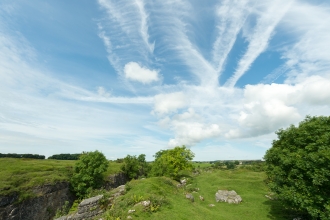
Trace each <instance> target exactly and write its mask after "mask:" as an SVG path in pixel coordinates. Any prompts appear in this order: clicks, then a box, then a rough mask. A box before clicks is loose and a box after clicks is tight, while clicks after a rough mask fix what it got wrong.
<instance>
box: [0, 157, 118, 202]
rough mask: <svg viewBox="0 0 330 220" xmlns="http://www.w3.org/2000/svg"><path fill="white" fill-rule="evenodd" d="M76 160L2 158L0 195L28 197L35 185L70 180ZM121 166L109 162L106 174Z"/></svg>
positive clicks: (116, 171) (0, 159)
mask: <svg viewBox="0 0 330 220" xmlns="http://www.w3.org/2000/svg"><path fill="white" fill-rule="evenodd" d="M75 162H76V161H73V160H38V159H17V158H0V167H1V169H0V195H6V194H10V193H12V192H18V193H19V194H20V196H21V197H27V196H29V195H31V191H30V189H31V188H33V187H35V186H39V185H44V184H53V183H56V182H62V181H69V180H70V177H71V176H72V174H73V169H74V164H75ZM120 166H121V164H120V163H115V162H109V168H108V170H107V171H106V172H105V176H108V175H110V174H114V173H118V172H119V171H120Z"/></svg>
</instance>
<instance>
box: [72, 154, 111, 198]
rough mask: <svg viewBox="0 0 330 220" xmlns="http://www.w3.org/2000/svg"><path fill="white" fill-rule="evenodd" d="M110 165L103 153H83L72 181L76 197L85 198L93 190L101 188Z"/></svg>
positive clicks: (76, 165)
mask: <svg viewBox="0 0 330 220" xmlns="http://www.w3.org/2000/svg"><path fill="white" fill-rule="evenodd" d="M108 165H109V163H108V161H107V159H106V158H105V156H104V155H103V154H102V153H101V152H99V151H94V152H87V153H86V152H83V154H82V155H81V156H80V157H79V160H77V162H76V164H75V167H74V174H73V176H72V178H71V181H70V182H71V185H72V187H73V189H74V191H75V192H76V195H77V196H78V197H80V198H83V197H84V196H85V195H87V194H88V193H89V192H90V191H91V190H92V189H96V188H100V187H101V186H102V184H103V180H104V172H105V171H106V170H107V168H108Z"/></svg>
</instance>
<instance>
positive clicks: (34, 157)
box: [0, 153, 45, 159]
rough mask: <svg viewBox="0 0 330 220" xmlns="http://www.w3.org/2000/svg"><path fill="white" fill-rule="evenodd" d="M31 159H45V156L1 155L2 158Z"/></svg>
mask: <svg viewBox="0 0 330 220" xmlns="http://www.w3.org/2000/svg"><path fill="white" fill-rule="evenodd" d="M4 157H7V158H31V159H45V156H44V155H39V154H12V153H9V154H2V153H0V158H4Z"/></svg>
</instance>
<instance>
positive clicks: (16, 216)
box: [0, 182, 74, 220]
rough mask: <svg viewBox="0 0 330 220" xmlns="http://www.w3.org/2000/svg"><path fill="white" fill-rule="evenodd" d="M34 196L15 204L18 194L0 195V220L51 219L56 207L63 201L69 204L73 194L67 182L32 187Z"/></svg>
mask: <svg viewBox="0 0 330 220" xmlns="http://www.w3.org/2000/svg"><path fill="white" fill-rule="evenodd" d="M33 192H34V193H35V195H37V196H36V197H34V198H31V199H26V200H24V201H23V202H21V203H19V204H16V202H17V201H18V194H17V193H14V194H11V195H7V196H2V197H0V220H31V219H33V220H47V219H52V217H53V216H54V215H55V212H56V210H57V209H58V208H60V207H62V206H63V204H64V203H65V201H69V204H70V205H71V204H72V202H73V200H74V196H73V194H72V193H71V192H70V190H69V183H68V182H58V183H56V184H54V185H50V184H48V185H43V186H39V187H36V188H34V189H33Z"/></svg>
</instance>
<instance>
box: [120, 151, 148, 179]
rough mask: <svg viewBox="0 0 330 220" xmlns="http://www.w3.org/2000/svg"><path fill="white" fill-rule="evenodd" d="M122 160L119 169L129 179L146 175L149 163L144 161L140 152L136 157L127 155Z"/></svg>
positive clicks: (144, 157)
mask: <svg viewBox="0 0 330 220" xmlns="http://www.w3.org/2000/svg"><path fill="white" fill-rule="evenodd" d="M123 162H124V164H123V165H122V166H121V170H122V171H123V173H125V174H126V175H127V176H128V178H129V179H137V178H138V177H141V176H147V173H148V171H149V165H148V164H147V162H146V155H145V154H140V155H139V156H138V157H136V156H131V155H127V156H126V157H125V158H124V159H123Z"/></svg>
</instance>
